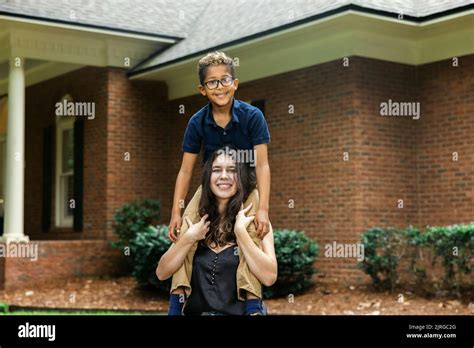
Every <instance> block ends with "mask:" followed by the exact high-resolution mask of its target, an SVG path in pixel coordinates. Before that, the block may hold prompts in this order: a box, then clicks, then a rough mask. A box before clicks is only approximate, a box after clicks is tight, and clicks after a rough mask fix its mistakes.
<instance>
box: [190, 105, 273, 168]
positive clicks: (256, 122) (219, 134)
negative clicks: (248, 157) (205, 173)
mask: <svg viewBox="0 0 474 348" xmlns="http://www.w3.org/2000/svg"><path fill="white" fill-rule="evenodd" d="M231 114H232V118H231V120H230V122H229V123H228V124H227V126H226V127H225V129H224V128H222V127H220V126H218V125H217V124H216V121H214V117H213V116H212V104H211V102H209V103H208V104H207V105H206V106H205V107H203V108H202V109H201V110H199V111H198V112H196V113H195V114H194V115H193V116H192V117H191V118H190V120H189V122H188V126H187V127H186V131H185V133H184V139H183V151H184V152H190V153H195V154H199V153H200V152H201V147H203V148H204V162H205V161H206V160H207V159H208V158H209V156H210V155H211V154H212V153H213V152H214V151H216V150H217V149H219V148H220V147H222V146H225V145H233V146H234V147H235V148H237V149H239V150H252V149H253V147H254V146H255V145H260V144H268V143H269V142H270V132H269V131H268V125H267V121H266V120H265V117H264V116H263V113H262V112H261V111H260V109H259V108H257V107H255V106H252V105H250V104H247V103H245V102H243V101H240V100H237V99H235V98H234V100H233V104H232V109H231Z"/></svg>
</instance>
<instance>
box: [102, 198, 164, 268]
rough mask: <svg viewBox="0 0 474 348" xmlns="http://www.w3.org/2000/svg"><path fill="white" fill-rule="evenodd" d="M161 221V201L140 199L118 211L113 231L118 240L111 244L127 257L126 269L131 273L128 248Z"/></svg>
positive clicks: (131, 265)
mask: <svg viewBox="0 0 474 348" xmlns="http://www.w3.org/2000/svg"><path fill="white" fill-rule="evenodd" d="M159 219H160V201H158V200H156V199H140V200H136V201H134V202H131V203H127V204H124V205H123V206H122V207H120V208H119V209H117V210H116V212H115V215H114V225H113V229H114V232H115V234H116V235H117V236H118V238H119V239H118V240H114V241H112V242H111V245H112V247H114V248H116V249H120V251H121V252H122V253H123V254H124V256H125V262H124V268H125V270H124V271H125V272H126V273H130V272H131V271H132V268H133V260H132V257H128V256H131V255H130V253H127V251H126V248H127V247H129V245H130V242H131V241H132V240H133V239H134V238H135V237H136V236H137V235H138V234H140V233H141V232H143V231H145V230H146V229H147V228H148V227H149V226H150V225H153V224H154V223H155V222H157V221H158V220H159Z"/></svg>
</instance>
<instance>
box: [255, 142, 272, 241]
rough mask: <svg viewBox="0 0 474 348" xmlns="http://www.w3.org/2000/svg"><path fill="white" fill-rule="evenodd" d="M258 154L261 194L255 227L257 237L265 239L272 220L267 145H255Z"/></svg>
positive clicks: (257, 170)
mask: <svg viewBox="0 0 474 348" xmlns="http://www.w3.org/2000/svg"><path fill="white" fill-rule="evenodd" d="M254 148H255V151H256V154H257V166H256V172H257V186H258V194H259V206H258V210H257V214H256V215H255V225H256V227H257V235H258V236H259V237H260V238H263V237H265V235H266V234H267V233H268V232H269V230H270V229H269V226H270V219H269V217H268V209H269V202H270V165H269V163H268V150H267V144H260V145H255V147H254Z"/></svg>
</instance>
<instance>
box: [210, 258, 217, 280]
mask: <svg viewBox="0 0 474 348" xmlns="http://www.w3.org/2000/svg"><path fill="white" fill-rule="evenodd" d="M216 265H217V255H216V257H215V258H214V265H213V267H212V278H211V282H212V284H214V282H215V281H214V280H215V276H216Z"/></svg>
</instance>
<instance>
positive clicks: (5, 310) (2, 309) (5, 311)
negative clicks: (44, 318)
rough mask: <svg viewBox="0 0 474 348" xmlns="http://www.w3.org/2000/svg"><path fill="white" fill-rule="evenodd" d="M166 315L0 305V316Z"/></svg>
mask: <svg viewBox="0 0 474 348" xmlns="http://www.w3.org/2000/svg"><path fill="white" fill-rule="evenodd" d="M165 314H166V313H154V312H151V313H150V312H139V311H107V310H104V311H97V310H72V311H71V310H67V309H65V310H44V311H42V310H33V311H28V310H20V309H19V310H15V311H11V310H10V308H9V307H8V305H6V304H4V303H0V315H165Z"/></svg>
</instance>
